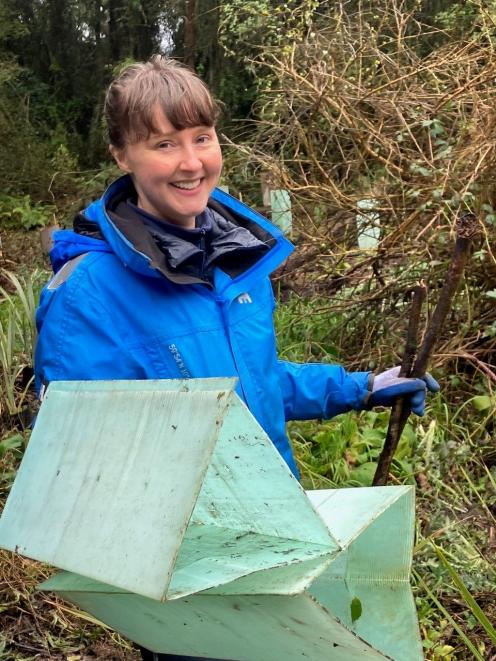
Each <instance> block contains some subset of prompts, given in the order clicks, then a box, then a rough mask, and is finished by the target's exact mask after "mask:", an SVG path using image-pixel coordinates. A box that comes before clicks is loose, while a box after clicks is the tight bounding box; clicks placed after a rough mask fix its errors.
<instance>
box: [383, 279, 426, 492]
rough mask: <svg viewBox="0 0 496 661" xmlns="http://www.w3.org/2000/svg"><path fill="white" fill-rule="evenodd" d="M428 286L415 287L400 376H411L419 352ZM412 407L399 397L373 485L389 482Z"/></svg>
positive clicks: (392, 412) (393, 409)
mask: <svg viewBox="0 0 496 661" xmlns="http://www.w3.org/2000/svg"><path fill="white" fill-rule="evenodd" d="M426 291H427V289H426V286H425V285H424V284H423V283H422V284H420V285H418V286H417V287H415V288H414V290H413V297H412V306H411V308H410V318H409V320H408V330H407V335H406V344H405V353H404V354H403V362H402V363H401V369H400V373H399V376H410V373H411V371H412V367H413V363H414V360H415V355H416V353H417V343H418V328H419V323H420V313H421V311H422V305H423V303H424V301H425V296H426ZM409 415H410V407H409V406H408V404H407V401H406V400H405V398H404V397H398V398H397V399H396V401H395V403H394V405H393V408H392V410H391V416H390V418H389V425H388V429H387V433H386V440H385V441H384V447H383V449H382V452H381V455H380V457H379V461H378V463H377V469H376V471H375V475H374V480H373V482H372V485H373V486H375V487H376V486H382V485H384V484H386V483H387V478H388V474H389V467H390V466H391V462H392V460H393V456H394V453H395V452H396V448H397V447H398V443H399V441H400V437H401V433H402V431H403V429H404V427H405V424H406V421H407V419H408V416H409Z"/></svg>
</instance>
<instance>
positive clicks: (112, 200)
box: [84, 175, 294, 300]
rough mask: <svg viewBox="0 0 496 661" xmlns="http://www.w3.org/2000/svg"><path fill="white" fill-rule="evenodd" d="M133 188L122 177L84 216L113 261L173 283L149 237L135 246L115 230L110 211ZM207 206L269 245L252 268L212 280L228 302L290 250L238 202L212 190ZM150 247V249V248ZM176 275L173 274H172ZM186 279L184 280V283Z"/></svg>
mask: <svg viewBox="0 0 496 661" xmlns="http://www.w3.org/2000/svg"><path fill="white" fill-rule="evenodd" d="M133 190H134V189H133V185H132V181H131V178H130V177H129V175H125V176H123V177H121V178H120V179H118V180H117V181H115V182H114V183H113V184H111V185H110V186H109V188H108V189H107V190H106V192H105V193H104V195H103V196H102V198H101V199H100V200H98V201H97V202H94V203H93V204H91V205H90V206H89V207H88V208H87V209H86V211H85V213H84V215H85V217H86V218H88V219H89V220H93V221H95V222H97V223H98V225H99V227H100V230H101V232H102V234H103V236H104V238H105V240H106V242H107V243H108V244H109V246H110V247H111V249H112V252H114V253H115V254H116V255H117V257H118V258H119V259H120V260H121V261H122V262H123V263H124V264H125V265H126V266H127V267H128V268H131V269H133V270H134V271H137V272H138V273H140V274H142V275H145V276H148V277H160V273H162V275H164V276H165V277H167V278H169V279H171V280H174V281H176V282H177V277H176V278H173V277H170V275H171V274H170V271H169V273H167V272H164V269H163V268H160V267H161V266H163V264H162V262H161V261H160V255H162V253H161V252H160V250H159V249H158V248H157V246H156V245H155V244H154V242H153V239H151V237H150V243H147V244H146V245H144V244H140V245H136V240H135V237H133V236H130V234H131V235H132V234H133V228H132V227H131V226H129V227H123V226H120V227H118V226H117V224H116V222H115V219H113V218H112V209H114V208H115V206H116V203H118V201H119V200H122V199H124V198H126V197H130V196H131V195H132V193H133ZM209 206H210V207H211V208H212V209H214V210H215V211H216V212H218V213H220V214H221V215H223V216H224V217H226V218H228V219H229V220H234V222H235V223H237V224H239V225H240V226H242V227H245V228H247V229H248V230H250V232H252V234H254V235H255V236H256V237H257V238H260V239H262V240H263V241H265V242H266V243H269V245H270V250H268V251H267V252H266V253H265V254H264V255H262V256H261V257H260V258H259V259H258V260H257V261H256V262H255V263H254V264H253V265H251V266H250V267H249V268H247V269H246V270H245V271H243V272H242V273H240V274H238V275H235V276H234V277H230V276H227V275H226V276H225V277H221V278H216V289H217V290H218V294H220V295H222V296H223V297H224V298H228V299H229V300H232V299H233V298H235V297H237V296H239V295H240V294H242V293H244V292H246V291H248V290H249V289H251V288H252V287H253V285H254V284H255V282H257V281H258V280H259V279H260V278H263V277H264V276H268V275H269V274H270V273H271V272H272V271H273V270H274V269H276V268H277V267H278V266H279V265H280V264H281V263H282V262H283V261H284V260H285V259H286V258H287V257H288V256H289V255H290V254H291V252H292V251H293V250H294V247H293V245H292V244H291V243H290V241H288V240H287V239H286V238H285V236H284V235H283V233H282V232H281V230H280V229H279V228H277V227H276V226H275V225H272V223H270V222H269V221H268V220H266V219H265V218H263V216H261V215H260V214H258V213H257V212H256V211H254V210H253V209H250V208H249V207H247V206H246V205H245V204H243V203H242V202H239V200H236V199H235V198H233V197H231V196H230V195H228V194H227V193H225V192H224V191H222V190H220V189H218V188H216V189H215V190H214V191H213V193H212V196H211V199H210V200H209ZM148 236H149V235H148ZM152 244H153V245H152ZM176 275H177V274H176ZM184 278H186V280H185V279H184ZM184 278H181V284H195V283H198V282H202V281H201V280H199V279H198V278H193V279H191V276H184Z"/></svg>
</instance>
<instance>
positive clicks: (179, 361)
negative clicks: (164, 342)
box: [167, 344, 191, 379]
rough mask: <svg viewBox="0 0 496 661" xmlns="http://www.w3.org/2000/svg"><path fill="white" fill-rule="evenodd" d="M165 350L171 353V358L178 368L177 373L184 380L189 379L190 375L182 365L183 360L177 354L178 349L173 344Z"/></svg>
mask: <svg viewBox="0 0 496 661" xmlns="http://www.w3.org/2000/svg"><path fill="white" fill-rule="evenodd" d="M167 348H168V349H169V351H170V352H171V354H172V357H173V358H174V360H175V361H176V365H177V366H178V368H179V371H180V372H181V374H182V375H183V376H184V377H185V378H186V379H190V378H191V374H190V372H189V370H188V368H187V367H186V365H185V364H184V360H183V357H182V356H181V354H180V353H179V349H178V348H177V347H176V345H175V344H169V346H168V347H167Z"/></svg>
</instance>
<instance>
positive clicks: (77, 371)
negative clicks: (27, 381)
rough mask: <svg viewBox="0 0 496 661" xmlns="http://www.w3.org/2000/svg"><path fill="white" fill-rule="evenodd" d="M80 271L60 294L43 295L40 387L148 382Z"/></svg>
mask: <svg viewBox="0 0 496 661" xmlns="http://www.w3.org/2000/svg"><path fill="white" fill-rule="evenodd" d="M79 275H80V273H79V272H78V270H76V272H75V273H73V274H72V275H71V277H70V278H69V280H68V281H67V282H65V283H64V284H63V285H61V286H60V287H59V288H57V289H56V290H50V285H48V286H47V287H45V289H44V290H43V292H42V295H41V299H40V305H39V307H38V311H37V314H36V322H37V328H38V333H39V334H38V341H37V345H36V350H35V361H34V362H35V377H36V388H37V391H38V392H39V390H40V388H41V386H42V385H43V384H44V385H48V383H50V382H51V381H63V380H69V381H72V380H82V381H85V380H102V379H144V378H147V375H146V372H145V370H144V368H143V367H142V366H141V365H140V364H139V362H137V361H136V359H135V358H134V357H133V355H132V353H131V352H130V351H129V350H128V347H127V346H126V341H125V334H124V333H123V332H122V329H119V328H117V327H116V325H115V323H114V320H113V318H112V315H111V314H110V313H109V311H108V310H106V309H105V307H104V306H103V305H102V303H101V302H100V301H99V300H98V298H97V297H96V296H94V295H93V293H92V291H91V288H90V287H87V286H85V284H84V279H83V278H80V277H78V276H79Z"/></svg>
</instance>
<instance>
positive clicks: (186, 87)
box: [104, 55, 219, 149]
mask: <svg viewBox="0 0 496 661" xmlns="http://www.w3.org/2000/svg"><path fill="white" fill-rule="evenodd" d="M157 106H158V107H159V108H160V109H161V110H162V111H163V113H164V115H165V116H166V117H167V119H168V120H169V122H170V123H171V124H172V126H173V127H174V128H175V129H176V130H178V131H180V130H181V129H184V128H189V127H193V126H215V124H216V122H217V119H218V116H219V106H218V105H217V103H216V101H215V100H214V99H213V97H212V95H211V94H210V91H209V90H208V88H207V86H206V85H205V83H203V82H202V81H201V80H200V78H198V76H197V75H196V74H195V73H193V71H191V70H190V69H188V68H187V67H185V66H184V65H182V64H180V63H179V62H177V61H176V60H171V59H168V58H165V57H162V56H161V55H154V56H153V57H152V58H150V59H149V60H148V61H147V62H137V63H135V64H131V65H129V66H127V67H126V68H125V69H123V71H121V73H120V74H119V75H118V76H117V78H116V79H115V80H114V81H113V82H112V83H111V84H110V86H109V88H108V90H107V95H106V97H105V106H104V115H105V120H106V122H107V131H108V140H109V142H110V144H111V145H114V146H115V147H117V148H119V149H120V148H123V147H124V146H125V144H126V142H138V141H139V140H140V139H142V138H147V137H148V136H149V135H150V133H154V132H156V130H157V129H156V126H155V125H154V122H153V118H154V113H155V110H156V108H157Z"/></svg>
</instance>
